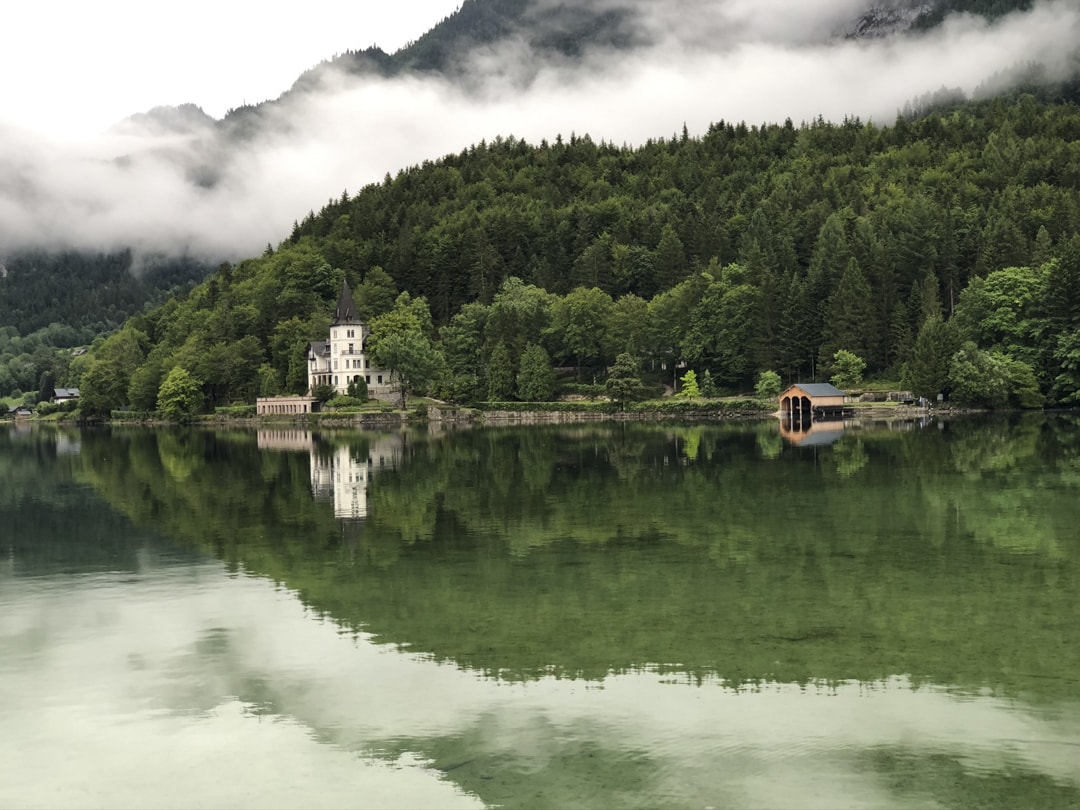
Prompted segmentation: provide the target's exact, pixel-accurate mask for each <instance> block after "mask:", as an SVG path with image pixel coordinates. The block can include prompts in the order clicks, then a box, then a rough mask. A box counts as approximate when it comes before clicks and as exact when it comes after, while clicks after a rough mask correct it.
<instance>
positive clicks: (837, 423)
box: [780, 419, 847, 447]
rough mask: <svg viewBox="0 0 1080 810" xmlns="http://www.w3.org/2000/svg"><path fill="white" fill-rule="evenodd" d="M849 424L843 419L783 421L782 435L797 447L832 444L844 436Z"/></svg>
mask: <svg viewBox="0 0 1080 810" xmlns="http://www.w3.org/2000/svg"><path fill="white" fill-rule="evenodd" d="M846 427H847V422H845V421H843V420H841V419H832V420H828V419H826V420H822V421H820V422H813V421H810V422H803V421H802V420H799V419H781V420H780V435H781V436H783V437H784V438H785V439H786V440H787V441H788V442H790V443H791V444H793V445H795V446H797V447H812V446H815V445H825V444H832V443H833V442H835V441H836V440H837V439H839V438H840V437H841V436H843V435H844V429H845V428H846Z"/></svg>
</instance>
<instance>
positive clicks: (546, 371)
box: [517, 343, 555, 402]
mask: <svg viewBox="0 0 1080 810" xmlns="http://www.w3.org/2000/svg"><path fill="white" fill-rule="evenodd" d="M517 392H518V396H519V397H520V398H521V399H522V400H524V401H525V402H548V401H550V400H551V398H552V396H554V394H555V371H554V370H553V369H552V368H551V359H550V358H549V357H548V353H547V351H545V350H544V347H543V346H538V345H536V344H535V343H530V344H529V345H528V346H526V347H525V351H524V352H522V354H521V367H520V369H519V370H518V375H517Z"/></svg>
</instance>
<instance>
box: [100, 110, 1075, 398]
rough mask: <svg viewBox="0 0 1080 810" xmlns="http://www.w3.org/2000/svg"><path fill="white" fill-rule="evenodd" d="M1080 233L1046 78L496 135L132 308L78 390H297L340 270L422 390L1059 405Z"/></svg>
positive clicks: (1069, 140)
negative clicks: (882, 100) (651, 378)
mask: <svg viewBox="0 0 1080 810" xmlns="http://www.w3.org/2000/svg"><path fill="white" fill-rule="evenodd" d="M1078 223H1080V108H1078V107H1077V106H1076V105H1075V104H1072V103H1068V102H1052V101H1047V100H1039V99H1037V98H1036V97H1035V96H1033V95H1030V94H1025V95H1021V96H1019V97H1015V98H1011V99H997V100H994V101H987V102H980V103H966V104H962V105H960V106H957V107H955V108H953V109H948V110H939V111H937V112H933V113H930V114H928V115H925V116H924V117H921V118H918V119H916V120H907V119H904V118H898V119H897V120H896V121H895V123H893V124H892V125H890V126H881V125H877V124H874V123H869V122H861V121H858V120H847V121H843V122H840V123H829V122H825V121H822V120H818V121H815V122H811V123H806V124H801V125H798V126H797V125H795V124H793V123H792V122H790V121H789V122H785V123H784V124H768V125H761V126H757V125H747V124H743V123H738V124H734V123H730V122H719V123H716V124H715V125H713V126H712V127H710V129H709V131H708V132H707V133H706V134H705V135H703V136H702V137H691V136H690V135H689V134H688V133H686V132H685V131H684V132H683V133H681V134H676V135H673V136H672V137H670V138H666V139H660V140H655V141H652V142H649V143H647V144H646V145H644V146H642V147H640V148H628V147H621V146H616V145H614V144H608V143H595V142H593V141H592V140H591V139H590V138H589V137H587V136H576V135H571V136H570V137H568V138H561V137H557V138H555V140H554V141H552V142H542V143H540V144H537V145H530V144H527V143H524V142H522V141H520V140H517V139H515V138H512V137H506V138H498V139H496V140H495V141H493V142H491V143H481V144H477V145H475V146H473V147H470V148H468V149H466V150H463V151H462V152H461V153H459V154H455V155H449V156H447V157H445V158H444V159H442V160H439V161H435V162H430V163H425V164H424V165H422V166H416V167H413V168H410V169H408V170H406V171H402V172H401V173H399V174H398V176H397V177H393V178H391V177H389V176H388V177H387V178H386V179H385V180H384V182H383V183H381V184H378V185H372V186H369V187H367V188H364V189H362V190H361V191H360V192H359V193H358V194H356V195H355V196H349V195H345V194H343V195H342V196H341V197H340V198H339V199H336V200H333V201H331V202H329V203H328V204H327V205H326V207H325V208H324V209H323V210H322V211H321V212H319V214H317V215H315V214H312V215H310V216H308V217H307V218H305V219H304V221H302V222H300V223H298V224H297V225H296V227H295V229H294V231H293V233H292V234H291V236H290V237H289V238H288V239H287V240H285V241H284V242H283V243H282V244H281V245H279V246H278V247H277V249H271V248H268V249H267V251H266V253H265V255H264V256H262V257H260V258H253V259H249V260H247V261H244V262H241V263H240V264H238V265H236V266H235V267H227V268H224V269H223V270H222V271H221V272H219V273H218V274H217V275H216V276H215V277H214V278H212V279H211V280H210V281H209V282H207V283H205V284H203V285H200V287H198V288H197V289H196V290H195V291H194V293H193V294H192V295H191V296H189V297H188V298H186V299H184V300H174V301H171V302H169V303H168V304H167V305H166V306H164V307H162V308H160V309H158V310H155V311H154V312H152V313H149V314H147V315H144V316H140V317H138V318H135V319H133V320H132V321H130V322H129V323H128V325H127V326H126V327H125V328H124V329H123V330H122V331H121V332H120V333H119V334H118V335H116V336H115V337H113V338H111V339H110V340H109V341H108V342H107V343H106V345H105V346H103V347H102V349H101V351H99V352H98V353H97V356H96V358H95V360H94V363H93V364H92V366H91V369H90V370H89V371H88V373H87V375H85V376H84V378H83V386H84V388H85V389H88V390H90V391H91V392H92V393H93V394H94V396H95V397H98V395H99V394H100V397H98V398H95V399H93V400H92V401H91V402H88V403H87V404H88V406H91V405H92V406H94V407H97V408H98V409H101V410H104V409H107V408H109V407H115V406H116V405H119V404H121V403H125V402H131V403H132V404H135V405H137V406H139V407H153V403H154V400H155V397H156V394H157V391H158V388H159V385H160V383H161V381H162V380H163V378H164V376H165V375H166V374H168V373H169V371H170V370H172V369H173V368H174V367H181V368H183V369H185V370H186V371H188V372H189V373H190V374H192V375H193V376H194V377H195V378H197V379H198V380H199V381H200V383H201V384H202V392H203V394H204V396H205V398H206V399H205V402H206V404H207V405H215V404H221V403H227V402H231V401H250V400H251V399H252V398H253V397H254V396H255V395H257V394H258V393H260V392H261V393H272V392H276V391H301V390H303V389H304V387H305V383H306V381H305V377H304V358H303V351H304V347H305V345H306V343H307V341H309V340H312V339H320V338H323V337H324V336H325V334H326V329H327V326H328V323H329V313H330V309H331V307H332V305H333V302H334V300H335V299H336V295H337V290H338V288H339V285H340V282H341V280H342V279H347V280H348V281H349V282H350V283H351V284H352V285H353V286H354V288H355V292H356V298H357V301H358V302H360V304H359V305H360V306H361V308H362V309H366V313H365V314H366V315H367V316H368V317H369V318H370V319H372V326H373V330H374V331H375V332H376V335H377V336H378V335H380V334H381V335H386V334H390V333H394V332H397V333H402V332H407V333H410V334H414V335H416V336H417V337H418V338H420V339H422V340H423V341H429V340H430V341H434V343H433V344H432V346H430V347H427V348H429V349H432V350H434V351H437V355H438V357H437V360H438V362H435V363H433V364H432V363H429V367H430V368H431V369H432V371H431V373H430V374H429V375H427V376H428V377H430V380H429V381H428V385H427V386H425V387H427V388H428V390H431V391H432V392H434V393H438V394H441V395H442V396H446V397H449V398H454V399H458V400H462V401H470V400H478V399H484V398H512V397H514V396H517V395H519V394H520V393H521V392H520V391H519V390H517V389H518V385H519V383H520V382H521V377H520V376H519V375H520V374H521V373H522V371H523V367H524V366H526V365H529V364H534V363H540V364H543V363H545V362H549V360H548V358H550V362H551V363H554V364H556V365H567V366H574V367H578V368H588V369H590V370H591V371H590V374H592V375H596V376H597V377H598V378H602V376H603V374H604V370H605V369H606V368H607V367H608V366H609V365H610V364H611V363H612V362H613V360H614V358H615V356H616V355H617V354H619V353H622V352H629V353H631V354H632V355H634V356H635V357H637V358H639V359H640V360H645V361H649V360H650V359H651V360H669V359H676V360H682V361H685V362H686V363H687V364H688V366H689V367H690V368H692V369H695V370H696V371H697V372H698V374H699V376H704V373H705V372H706V371H707V372H709V377H710V378H711V379H712V380H714V381H715V382H716V383H717V384H719V385H720V386H722V387H724V388H726V389H728V390H746V389H748V388H749V387H751V386H752V385H753V381H754V379H755V377H756V376H757V375H758V373H759V372H761V371H763V370H767V369H775V370H777V371H778V372H780V373H781V375H782V376H783V377H784V378H785V380H789V381H791V380H803V381H808V380H811V379H828V378H829V376H830V375H831V373H832V371H833V368H832V366H833V364H834V357H835V354H836V352H837V351H839V350H845V351H847V352H850V353H853V354H855V355H857V356H858V357H860V358H862V359H863V360H864V361H865V364H866V370H867V373H868V374H885V375H889V377H891V378H893V379H896V378H902V379H903V380H904V381H905V383H906V384H908V385H910V386H911V387H912V388H914V389H915V390H916V391H917V393H920V394H925V395H934V394H936V393H938V392H944V393H946V394H950V393H952V394H954V395H955V396H956V397H957V398H958V399H961V400H963V401H967V402H972V403H981V404H990V405H1006V404H1012V405H1037V404H1040V403H1041V402H1042V401H1044V399H1046V400H1048V401H1050V402H1058V403H1068V402H1074V401H1076V400H1077V398H1078V392H1080V236H1078V235H1077V228H1078ZM398 291H405V292H407V293H408V294H407V295H403V296H401V297H399V298H398V299H397V300H396V301H395V295H396V294H397V293H398ZM375 349H376V351H378V346H377V345H376V346H375ZM540 350H542V355H544V356H541V355H540V354H538V352H540ZM526 356H528V358H529V359H528V360H527V361H526V363H524V364H523V358H525V357H526ZM427 359H428V360H430V359H431V357H430V356H429V357H428V358H427ZM440 364H441V369H442V372H443V373H441V374H440V373H437V371H438V367H439V366H440ZM583 378H585V377H584V376H583ZM588 379H591V376H590V377H588Z"/></svg>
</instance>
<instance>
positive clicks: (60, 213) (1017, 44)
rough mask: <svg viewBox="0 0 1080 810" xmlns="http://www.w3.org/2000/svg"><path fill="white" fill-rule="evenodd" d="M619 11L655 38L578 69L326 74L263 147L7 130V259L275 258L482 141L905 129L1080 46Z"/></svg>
mask: <svg viewBox="0 0 1080 810" xmlns="http://www.w3.org/2000/svg"><path fill="white" fill-rule="evenodd" d="M878 5H881V4H880V3H879V4H878ZM616 6H618V7H621V8H629V9H631V10H632V11H633V12H634V14H633V15H632V16H631V18H630V19H631V20H632V21H633V24H634V25H636V26H637V27H638V33H639V34H640V35H641V37H640V39H641V41H643V42H646V43H647V44H645V45H642V46H641V47H639V48H635V49H634V50H632V51H625V50H621V51H617V50H613V49H596V50H593V51H590V52H588V53H586V54H585V55H584V56H583V57H582V58H581V59H580V60H574V61H570V60H565V59H558V58H551V57H545V58H543V59H541V58H540V57H538V56H537V54H536V53H535V52H534V51H532V50H531V49H530V48H529V47H528V46H527V45H526V44H525V43H524V41H521V40H515V39H510V40H508V41H506V42H504V43H502V44H500V45H499V46H498V47H496V48H489V49H484V50H480V51H475V52H472V53H471V54H470V55H468V56H467V57H465V61H464V62H463V64H462V65H461V67H462V70H463V71H464V72H465V73H466V75H467V76H468V77H469V79H470V80H469V81H468V83H467V89H464V88H463V85H461V84H455V83H451V82H449V81H447V80H445V79H442V78H438V77H432V76H427V77H417V76H408V77H401V78H395V79H389V80H387V79H376V78H370V77H368V78H357V77H346V76H343V75H334V74H327V75H326V76H324V78H323V80H322V82H321V84H320V86H319V87H318V88H317V89H315V90H312V91H309V92H305V93H302V94H301V93H295V94H291V95H288V96H286V97H283V99H282V100H280V101H279V102H278V103H277V104H275V105H267V106H264V107H262V108H260V109H259V111H258V112H257V113H256V115H257V117H258V121H257V126H255V127H254V128H253V129H252V130H251V132H253V133H254V134H251V135H249V137H247V138H245V139H243V140H240V141H237V142H233V141H230V140H228V139H227V138H225V137H224V136H223V134H222V128H221V127H219V126H216V125H215V124H214V122H213V121H211V120H210V119H208V118H206V117H204V116H200V115H199V114H198V112H197V111H192V110H188V111H186V112H187V114H186V115H185V116H181V119H182V120H180V121H178V120H175V119H174V120H171V121H170V122H169V125H168V126H164V127H163V126H162V125H161V124H160V123H159V121H158V119H156V118H154V117H150V118H142V119H139V120H133V121H129V122H127V123H126V124H125V125H124V127H122V128H118V129H116V130H115V131H113V132H111V133H109V134H108V135H106V136H104V137H102V138H100V139H98V140H96V141H93V142H87V143H83V144H79V145H74V146H73V145H71V144H60V143H51V142H47V141H43V140H42V139H41V138H40V137H38V136H36V135H34V134H33V133H28V132H21V131H18V130H14V129H0V258H3V256H4V255H9V254H10V253H12V252H14V251H16V250H20V249H26V248H45V249H70V248H75V249H93V250H110V249H118V248H123V247H131V248H133V249H135V250H136V251H146V252H167V253H180V252H185V253H189V254H192V255H197V256H201V257H205V258H209V259H214V260H216V259H222V258H228V259H238V258H242V257H244V256H250V255H254V254H257V253H259V252H260V251H261V250H262V248H263V247H264V246H265V245H266V244H267V243H271V244H277V243H278V242H279V241H281V240H282V239H283V238H285V237H286V236H287V235H288V233H289V231H290V229H291V227H292V223H293V222H294V220H297V219H302V218H303V216H304V215H305V214H306V213H307V212H308V211H309V210H316V211H317V210H318V209H319V208H320V207H321V206H322V205H323V204H325V202H326V201H327V200H328V199H330V198H336V197H338V196H340V194H341V192H342V190H344V189H348V190H349V191H350V192H355V191H356V190H358V189H359V188H360V187H362V186H363V185H365V184H368V183H372V182H379V181H380V180H381V179H382V178H383V176H384V175H385V174H386V173H387V172H389V173H391V174H394V173H396V172H397V171H398V170H399V169H401V168H405V167H407V166H410V165H413V164H417V163H420V162H422V161H424V160H436V159H438V158H439V157H441V156H443V155H446V154H448V153H453V152H458V151H460V150H462V149H464V148H466V147H468V146H469V145H470V144H473V143H476V142H478V141H480V140H482V139H487V140H490V139H492V138H494V137H496V136H498V135H503V136H507V135H514V136H517V137H520V138H525V139H526V140H528V141H530V142H533V143H537V142H539V141H540V140H541V139H544V138H546V139H548V140H553V139H554V138H555V137H556V135H559V134H562V135H563V136H569V135H570V133H571V132H576V133H577V134H579V135H582V134H585V133H588V134H589V135H590V136H591V137H592V138H593V139H594V140H596V141H599V140H602V139H603V140H607V141H611V142H614V143H617V144H623V143H626V144H631V145H635V144H640V143H642V142H644V141H645V140H646V139H648V138H657V137H666V136H669V135H671V134H673V133H675V132H676V131H679V130H681V129H682V126H683V124H684V123H685V124H686V125H687V127H688V129H689V131H690V132H691V134H701V133H703V132H704V131H705V130H706V129H707V127H708V125H709V124H710V123H711V122H715V121H718V120H720V119H725V120H728V121H739V120H745V121H747V122H750V123H760V122H771V121H783V120H784V119H785V118H788V117H790V118H791V119H793V120H794V121H795V122H796V123H798V122H800V121H808V120H811V119H813V118H815V117H817V116H818V115H822V116H824V117H825V118H826V119H831V120H840V119H842V118H843V117H844V116H845V115H857V116H859V117H861V118H862V119H863V120H867V119H873V120H875V121H878V122H881V123H890V122H891V121H892V120H893V118H894V116H895V114H896V111H897V109H899V108H900V107H901V106H902V105H903V104H904V102H905V101H908V100H910V99H912V98H915V97H917V96H919V95H922V94H923V93H925V92H927V91H933V90H936V89H938V88H940V87H942V86H948V87H960V88H961V89H963V90H964V91H966V92H968V93H969V94H970V93H971V92H972V91H973V90H975V88H976V87H977V86H978V85H979V84H980V83H981V82H983V81H985V80H986V79H988V78H989V77H990V76H991V75H992V74H994V73H995V72H996V71H1000V70H1003V69H1008V68H1010V67H1012V66H1014V65H1016V64H1018V63H1023V62H1027V61H1035V60H1037V61H1040V62H1042V63H1044V64H1045V65H1046V66H1047V68H1048V70H1050V71H1051V73H1052V74H1058V75H1064V73H1065V72H1066V71H1068V70H1070V69H1072V68H1073V67H1074V63H1073V62H1071V61H1070V60H1073V59H1075V53H1076V44H1075V43H1076V42H1078V41H1080V10H1078V9H1077V8H1076V6H1075V4H1074V3H1071V2H1064V0H1055V1H1049V2H1042V3H1039V4H1037V5H1036V7H1035V8H1034V9H1033V10H1032V11H1030V12H1027V13H1023V14H1014V15H1010V16H1009V17H1006V18H1004V19H1002V20H1000V21H998V22H996V23H992V24H991V23H987V22H985V21H983V20H981V19H979V18H975V17H970V16H964V15H961V16H957V17H954V18H951V19H950V20H948V21H947V23H946V24H945V25H944V26H942V27H940V28H939V29H937V30H935V31H933V32H931V33H928V34H925V35H922V36H919V37H885V38H881V39H874V40H857V41H856V40H846V39H844V38H842V37H840V36H837V33H838V31H841V30H842V26H843V25H844V24H846V23H847V22H849V21H851V20H853V19H854V18H855V17H857V16H858V14H859V13H860V11H862V10H865V8H866V6H867V3H866V2H859V0H834V2H831V3H812V4H811V3H803V2H798V1H797V0H728V2H726V3H718V2H715V0H712V1H711V2H706V1H705V0H672V2H669V3H667V4H663V6H662V8H663V9H664V11H663V13H661V12H660V10H659V9H660V7H661V4H659V3H656V2H648V3H646V2H643V0H624V2H622V3H617V4H616V3H614V2H613V3H612V7H613V8H614V7H616ZM811 8H812V9H813V12H812V13H811V12H810V11H808V9H811Z"/></svg>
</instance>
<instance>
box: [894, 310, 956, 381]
mask: <svg viewBox="0 0 1080 810" xmlns="http://www.w3.org/2000/svg"><path fill="white" fill-rule="evenodd" d="M957 343H958V341H957V336H956V330H955V329H954V328H953V324H952V322H951V321H943V320H941V318H940V317H934V318H931V319H929V320H928V321H927V322H926V323H925V324H923V327H922V329H920V330H919V336H918V337H917V338H916V339H915V345H914V346H913V347H912V349H911V359H909V360H908V362H907V365H906V366H905V367H904V376H903V385H904V387H905V388H907V389H910V390H911V391H913V392H914V393H915V395H916V396H920V397H926V398H927V399H929V400H934V399H936V398H937V395H938V394H944V393H947V391H948V388H949V364H950V363H951V361H952V356H953V354H955V353H956V351H957V350H958V349H959V346H958V345H957Z"/></svg>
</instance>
